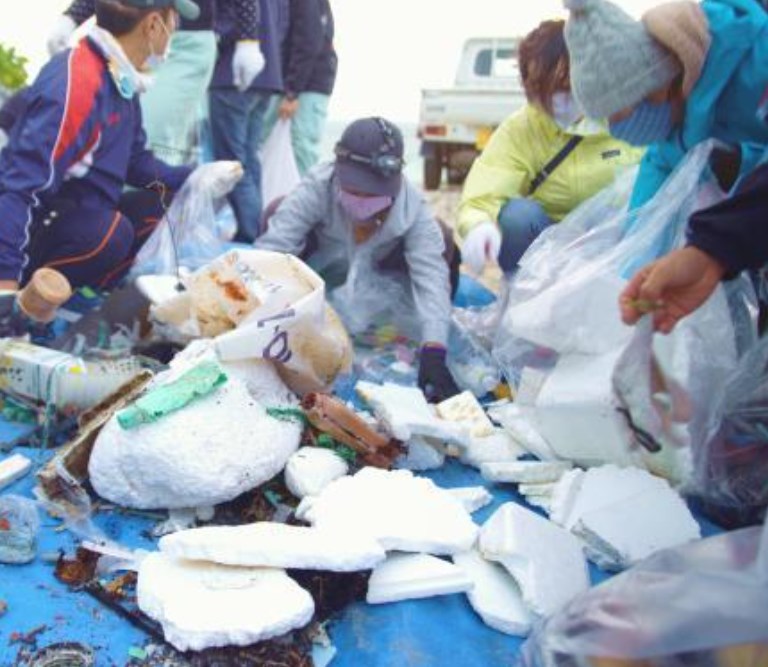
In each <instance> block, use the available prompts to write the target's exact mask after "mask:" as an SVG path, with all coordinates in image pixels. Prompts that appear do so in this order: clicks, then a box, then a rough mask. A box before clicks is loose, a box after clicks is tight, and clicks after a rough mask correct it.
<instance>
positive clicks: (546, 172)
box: [528, 135, 584, 197]
mask: <svg viewBox="0 0 768 667" xmlns="http://www.w3.org/2000/svg"><path fill="white" fill-rule="evenodd" d="M583 138H584V137H582V136H578V135H574V136H573V137H571V138H570V139H568V143H566V144H565V146H563V148H562V149H561V150H560V152H559V153H558V154H557V155H555V157H553V158H552V159H551V160H550V161H549V162H547V164H546V165H544V168H543V169H542V170H541V171H540V172H539V173H538V174H536V177H535V178H534V179H533V180H532V181H531V187H530V188H529V189H528V196H529V197H530V196H531V195H532V194H533V193H534V192H536V190H538V189H539V188H540V187H541V186H542V184H543V183H544V181H546V180H547V179H548V178H549V177H550V176H551V175H552V172H554V171H555V169H557V168H558V167H559V166H560V165H561V164H562V163H563V161H564V160H565V158H567V157H568V156H569V155H570V154H571V153H572V152H573V149H574V148H576V146H578V145H579V144H580V143H581V140H582V139H583Z"/></svg>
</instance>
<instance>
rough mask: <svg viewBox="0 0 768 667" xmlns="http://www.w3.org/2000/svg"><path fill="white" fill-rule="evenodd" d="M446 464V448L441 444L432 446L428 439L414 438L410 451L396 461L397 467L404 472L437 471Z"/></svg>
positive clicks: (436, 443) (409, 447) (409, 443)
mask: <svg viewBox="0 0 768 667" xmlns="http://www.w3.org/2000/svg"><path fill="white" fill-rule="evenodd" d="M444 463H445V448H444V447H443V446H442V445H441V444H440V443H439V442H435V443H434V444H432V443H431V442H429V441H428V440H427V439H426V438H422V437H419V436H416V437H413V438H411V439H410V441H409V442H408V451H407V453H406V454H405V455H403V456H401V457H400V458H399V459H397V461H395V467H397V468H402V469H403V470H435V469H436V468H441V467H442V466H443V464H444Z"/></svg>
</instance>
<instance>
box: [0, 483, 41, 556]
mask: <svg viewBox="0 0 768 667" xmlns="http://www.w3.org/2000/svg"><path fill="white" fill-rule="evenodd" d="M39 529H40V517H39V516H38V514H37V503H35V502H34V501H33V500H30V499H29V498H24V497H22V496H14V495H5V496H0V563H14V564H15V563H29V562H30V561H32V560H34V559H35V553H36V551H37V532H38V530H39Z"/></svg>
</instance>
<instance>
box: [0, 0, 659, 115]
mask: <svg viewBox="0 0 768 667" xmlns="http://www.w3.org/2000/svg"><path fill="white" fill-rule="evenodd" d="M658 2H660V0H618V3H617V4H619V5H621V6H622V7H624V8H625V9H626V10H627V11H628V12H630V13H631V14H632V15H634V16H639V15H640V14H641V13H642V11H643V10H644V9H646V8H647V7H650V6H652V5H654V4H658ZM68 5H69V2H68V0H26V2H22V3H13V9H12V10H11V11H9V12H7V15H6V18H5V20H3V21H2V22H0V42H3V43H5V44H10V45H13V46H16V48H17V50H18V51H19V52H21V53H22V54H24V55H26V56H28V57H29V58H30V67H29V70H30V73H31V74H34V73H36V72H37V70H38V69H39V67H40V66H41V65H42V64H43V63H44V62H45V59H46V58H47V52H46V48H45V41H46V36H47V34H48V32H49V31H50V29H51V27H52V26H53V24H54V22H55V20H56V17H57V15H58V14H60V13H61V11H63V9H65V8H66V7H67V6H68ZM331 6H332V7H333V10H334V14H335V17H336V35H337V39H336V48H337V50H338V52H339V60H340V63H339V77H338V80H337V85H336V92H335V93H334V96H333V98H332V102H331V108H330V118H331V119H332V120H340V121H341V120H349V119H353V118H356V117H359V116H363V115H372V114H377V115H382V116H386V117H388V118H391V119H393V120H398V121H406V122H415V121H416V119H417V117H418V112H419V97H420V91H421V89H422V88H432V87H444V86H450V85H451V83H452V82H453V78H454V75H455V70H456V66H457V64H458V60H459V57H460V54H461V47H462V44H463V42H464V40H465V39H467V38H468V37H507V36H515V35H524V34H525V33H526V32H528V31H529V30H531V29H532V28H534V27H535V26H536V25H537V24H538V23H539V22H540V21H542V20H544V19H547V18H553V17H561V16H564V15H565V14H564V12H563V10H562V3H561V2H560V0H384V1H382V0H331Z"/></svg>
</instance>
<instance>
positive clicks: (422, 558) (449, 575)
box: [365, 554, 473, 604]
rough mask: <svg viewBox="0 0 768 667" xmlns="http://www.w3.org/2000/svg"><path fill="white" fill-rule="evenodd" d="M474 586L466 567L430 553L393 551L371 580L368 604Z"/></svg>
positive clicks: (453, 591) (460, 589) (444, 593)
mask: <svg viewBox="0 0 768 667" xmlns="http://www.w3.org/2000/svg"><path fill="white" fill-rule="evenodd" d="M472 586H473V583H472V580H471V579H470V578H469V576H468V575H467V574H466V573H465V572H464V570H463V569H461V568H460V567H457V566H456V565H454V564H453V563H449V562H448V561H445V560H441V559H440V558H435V557H434V556H429V555H427V554H392V555H391V556H389V558H387V560H386V561H384V562H383V563H382V564H381V565H378V566H377V567H376V568H375V569H374V570H373V574H371V578H370V580H369V581H368V594H367V595H366V598H365V599H366V601H367V602H368V603H369V604H381V603H384V602H399V601H400V600H413V599H417V598H427V597H434V596H435V595H451V594H453V593H465V592H467V591H469V590H470V589H471V588H472Z"/></svg>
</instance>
